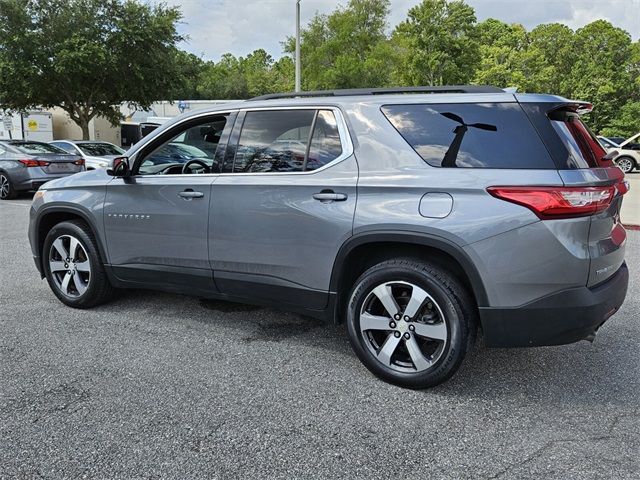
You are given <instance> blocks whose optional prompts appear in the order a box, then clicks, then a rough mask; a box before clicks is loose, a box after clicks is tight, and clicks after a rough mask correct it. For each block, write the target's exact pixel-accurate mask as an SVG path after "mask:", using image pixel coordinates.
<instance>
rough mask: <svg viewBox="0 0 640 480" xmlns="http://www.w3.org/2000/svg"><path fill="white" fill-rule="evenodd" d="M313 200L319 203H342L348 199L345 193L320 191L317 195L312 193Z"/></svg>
mask: <svg viewBox="0 0 640 480" xmlns="http://www.w3.org/2000/svg"><path fill="white" fill-rule="evenodd" d="M313 198H314V199H315V200H319V201H321V202H322V203H327V202H344V201H345V200H346V199H347V198H348V197H347V194H346V193H336V192H334V191H333V190H322V191H321V192H319V193H314V194H313Z"/></svg>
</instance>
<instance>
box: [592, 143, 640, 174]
mask: <svg viewBox="0 0 640 480" xmlns="http://www.w3.org/2000/svg"><path fill="white" fill-rule="evenodd" d="M639 137H640V133H637V134H636V135H634V136H633V137H630V138H627V139H626V140H625V141H624V142H622V143H620V144H618V143H616V142H614V141H613V140H611V139H609V138H606V137H598V140H599V141H600V143H601V144H602V146H603V147H604V148H606V149H607V151H613V150H617V152H618V155H617V156H616V157H615V158H614V159H613V161H614V162H615V163H616V165H618V166H619V167H620V168H621V169H622V171H623V172H624V173H630V172H632V171H633V170H634V169H638V168H640V150H635V149H632V148H630V146H631V144H633V143H634V141H635V140H637V139H638V138H639Z"/></svg>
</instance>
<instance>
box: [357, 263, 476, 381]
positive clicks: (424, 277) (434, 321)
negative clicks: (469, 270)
mask: <svg viewBox="0 0 640 480" xmlns="http://www.w3.org/2000/svg"><path fill="white" fill-rule="evenodd" d="M476 311H477V309H476V307H475V303H474V302H473V300H472V298H471V296H470V295H469V294H468V293H467V291H466V289H465V288H464V286H463V285H462V284H461V283H460V282H459V281H458V280H457V279H456V278H455V277H453V276H452V275H450V274H449V273H448V272H447V271H446V270H444V269H443V268H441V267H439V266H436V265H434V264H430V263H426V262H423V261H420V260H417V259H411V258H403V259H394V260H388V261H385V262H382V263H380V264H378V265H375V266H374V267H371V268H370V269H368V270H367V271H366V272H364V273H363V274H362V275H361V276H360V278H359V279H358V280H357V281H356V283H355V286H354V288H353V290H352V292H351V296H350V300H349V304H348V309H347V329H348V332H349V340H350V342H351V346H352V347H353V349H354V351H355V353H356V355H357V356H358V358H359V359H360V360H361V361H362V363H364V365H365V366H366V367H367V368H368V369H369V370H370V371H371V372H372V373H374V374H375V375H377V376H378V377H380V378H381V379H383V380H386V381H388V382H390V383H393V384H396V385H399V386H402V387H407V388H414V389H420V388H428V387H433V386H435V385H438V384H439V383H442V382H444V381H445V380H447V379H449V378H450V377H451V376H452V375H453V374H454V373H455V372H456V370H457V369H458V367H459V366H460V364H461V363H462V360H463V359H464V357H465V354H466V352H467V351H468V349H469V348H470V347H471V344H472V341H473V338H474V334H475V328H476V325H477V320H476V317H477V313H476Z"/></svg>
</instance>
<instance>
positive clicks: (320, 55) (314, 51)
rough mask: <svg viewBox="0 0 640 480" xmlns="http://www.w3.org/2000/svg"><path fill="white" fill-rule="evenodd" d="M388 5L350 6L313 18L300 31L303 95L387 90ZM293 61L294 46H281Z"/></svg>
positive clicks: (363, 0)
mask: <svg viewBox="0 0 640 480" xmlns="http://www.w3.org/2000/svg"><path fill="white" fill-rule="evenodd" d="M388 14H389V0H350V1H349V3H348V4H347V6H346V7H339V8H338V9H337V10H335V11H334V12H333V13H331V14H329V15H316V16H315V17H314V18H313V19H312V20H311V22H310V23H309V25H308V27H307V28H305V29H303V31H302V41H301V49H300V50H301V56H302V57H303V58H304V62H302V85H303V88H304V89H306V90H322V89H328V88H358V87H375V86H378V85H386V84H388V83H389V81H390V75H389V74H390V68H391V64H390V61H391V58H390V44H389V40H388V39H387V36H386V34H385V29H386V28H387V16H388ZM284 47H285V52H287V53H289V54H291V55H293V53H294V51H295V41H294V39H293V38H288V39H287V40H286V41H285V42H284Z"/></svg>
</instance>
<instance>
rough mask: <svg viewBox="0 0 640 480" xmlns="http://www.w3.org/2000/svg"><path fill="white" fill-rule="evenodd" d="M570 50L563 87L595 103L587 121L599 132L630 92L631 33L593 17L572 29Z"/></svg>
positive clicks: (611, 119) (573, 94) (630, 94)
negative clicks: (570, 55)
mask: <svg viewBox="0 0 640 480" xmlns="http://www.w3.org/2000/svg"><path fill="white" fill-rule="evenodd" d="M572 52H573V55H572V58H573V61H572V63H571V69H570V71H569V72H567V75H566V76H565V79H566V80H564V82H565V85H567V87H565V90H566V91H567V93H569V94H570V95H571V96H572V97H575V98H580V99H586V100H588V101H590V102H592V103H593V104H594V105H595V108H594V110H593V112H592V113H591V114H590V118H589V121H590V123H591V126H592V128H593V129H594V130H595V131H597V132H599V131H600V130H601V129H603V128H604V127H606V126H608V125H609V124H610V123H611V122H612V121H613V120H614V119H615V118H616V117H617V116H618V115H619V113H620V109H621V108H622V107H623V105H624V104H625V103H627V102H628V101H629V99H630V98H631V97H632V95H633V91H634V80H635V79H634V78H633V73H632V71H631V69H630V68H629V61H630V58H631V56H632V53H633V50H632V43H631V37H630V35H629V34H628V33H627V32H626V31H624V30H622V29H620V28H617V27H614V26H613V25H612V24H611V23H609V22H607V21H605V20H596V21H595V22H592V23H590V24H588V25H586V26H585V27H583V28H580V29H578V30H577V31H576V34H575V38H574V42H573V49H572Z"/></svg>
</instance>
